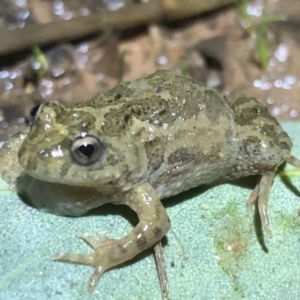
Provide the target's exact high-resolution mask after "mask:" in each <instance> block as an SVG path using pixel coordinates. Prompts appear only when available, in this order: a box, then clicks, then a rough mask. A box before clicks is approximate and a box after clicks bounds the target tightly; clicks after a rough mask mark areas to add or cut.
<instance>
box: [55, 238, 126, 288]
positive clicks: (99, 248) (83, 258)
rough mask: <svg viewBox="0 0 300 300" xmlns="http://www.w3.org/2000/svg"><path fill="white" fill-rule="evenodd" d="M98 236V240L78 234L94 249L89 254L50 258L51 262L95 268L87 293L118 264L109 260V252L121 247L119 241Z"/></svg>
mask: <svg viewBox="0 0 300 300" xmlns="http://www.w3.org/2000/svg"><path fill="white" fill-rule="evenodd" d="M98 235H99V238H100V239H99V240H98V239H95V238H94V237H92V236H90V235H88V234H87V233H84V234H78V237H79V238H81V239H83V240H84V241H85V242H86V243H87V244H88V245H89V246H91V247H92V248H93V249H94V252H93V253H91V254H79V253H65V252H61V253H58V254H56V255H54V256H52V257H51V259H52V260H56V261H63V262H71V263H76V264H83V265H90V266H92V267H94V268H95V270H94V273H93V274H92V275H91V277H90V279H89V284H88V291H89V292H93V291H94V289H95V287H96V285H97V283H98V281H99V279H100V277H101V276H102V274H103V273H104V272H105V271H106V270H108V269H109V268H111V267H113V266H114V265H116V264H118V262H117V261H115V260H111V259H110V257H111V255H110V254H111V251H112V250H113V249H116V248H117V249H118V248H120V247H121V244H120V242H119V240H116V239H110V238H108V237H106V236H104V235H102V234H98Z"/></svg>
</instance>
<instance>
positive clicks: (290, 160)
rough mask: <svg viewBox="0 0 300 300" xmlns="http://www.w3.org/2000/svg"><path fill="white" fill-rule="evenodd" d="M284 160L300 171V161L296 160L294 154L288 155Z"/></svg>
mask: <svg viewBox="0 0 300 300" xmlns="http://www.w3.org/2000/svg"><path fill="white" fill-rule="evenodd" d="M284 160H285V161H286V162H287V163H288V164H290V165H292V166H293V167H295V168H297V169H300V160H299V159H298V158H296V157H295V156H293V155H292V154H288V155H286V156H285V157H284Z"/></svg>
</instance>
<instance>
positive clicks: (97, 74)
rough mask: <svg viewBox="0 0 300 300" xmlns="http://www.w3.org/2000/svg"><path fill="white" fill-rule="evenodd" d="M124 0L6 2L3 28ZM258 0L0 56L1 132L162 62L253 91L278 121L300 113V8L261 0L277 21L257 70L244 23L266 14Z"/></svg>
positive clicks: (227, 87)
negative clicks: (36, 111)
mask: <svg viewBox="0 0 300 300" xmlns="http://www.w3.org/2000/svg"><path fill="white" fill-rule="evenodd" d="M125 2H126V1H121V0H114V1H112V0H110V1H109V0H103V1H95V0H89V1H80V0H77V1H66V0H65V1H62V0H55V1H40V0H27V1H26V0H18V1H9V0H4V1H1V12H0V26H2V27H7V28H10V29H14V28H22V27H24V26H26V25H28V24H42V23H47V22H53V21H56V20H61V19H63V20H68V19H70V18H74V17H77V16H84V15H87V14H89V13H91V12H95V11H103V10H105V9H110V10H116V9H119V8H120V7H122V6H124V5H125ZM130 2H131V1H127V2H126V3H127V4H128V3H129V4H130ZM136 2H137V1H134V3H133V4H135V3H136ZM262 3H263V1H254V2H251V4H248V5H247V6H245V10H246V11H247V12H248V14H247V19H245V16H244V15H243V14H242V13H241V12H240V11H241V10H239V9H237V8H236V7H227V8H226V9H219V10H218V11H214V12H210V13H206V14H203V15H199V16H196V17H192V18H191V19H187V20H185V21H178V22H171V23H161V24H149V26H144V27H141V26H138V27H133V28H131V29H129V30H113V29H111V30H109V31H107V32H102V33H99V34H97V35H93V36H89V37H87V38H83V39H80V40H75V41H63V42H62V43H60V44H55V45H49V46H47V47H42V48H40V49H39V48H37V50H36V48H35V49H28V50H26V51H23V52H20V53H11V54H9V55H5V56H1V57H0V140H4V139H6V138H8V137H9V136H11V135H12V134H13V133H14V132H16V131H18V130H20V129H22V128H24V127H25V126H26V119H27V115H28V113H29V111H30V109H31V108H32V106H34V105H36V104H39V103H43V102H45V101H49V100H52V99H57V100H59V101H62V102H64V103H71V102H74V101H84V100H86V99H88V98H90V97H92V96H93V95H95V94H97V93H100V92H103V91H106V90H108V89H110V88H112V87H113V86H114V85H116V84H117V82H118V81H119V80H120V79H122V80H133V79H136V78H138V77H141V76H145V75H147V74H150V73H152V72H154V71H155V70H156V69H159V68H161V69H172V70H174V71H177V72H182V73H187V74H190V75H192V76H193V77H194V78H196V79H197V80H199V81H204V82H206V83H207V84H209V85H210V86H214V87H217V88H221V89H222V90H223V91H224V92H226V93H228V94H229V95H230V97H232V98H233V99H234V97H236V96H237V95H239V94H244V93H245V94H248V95H253V96H255V97H257V98H258V99H259V100H260V101H262V102H264V103H265V104H266V105H267V106H268V108H269V110H270V112H271V113H272V114H273V115H275V116H276V117H277V118H278V119H279V120H299V119H300V101H299V94H300V93H299V92H300V47H299V44H300V36H299V27H300V18H299V15H300V6H299V5H295V1H293V0H288V1H285V0H277V1H274V0H272V1H271V0H270V1H268V8H267V16H273V15H275V14H278V13H280V15H281V16H282V19H284V21H281V22H276V23H272V24H270V26H269V27H268V38H269V49H268V53H269V60H268V63H267V68H266V70H262V69H261V68H260V67H259V65H258V63H257V52H256V51H255V43H256V40H257V35H256V34H255V32H254V33H253V32H252V33H251V34H250V35H249V34H248V35H247V34H246V31H247V28H250V27H251V26H252V27H253V26H254V27H255V26H257V24H260V22H261V20H262V19H263V17H265V16H263V15H264V14H266V12H265V11H264V10H263V5H262ZM249 26H250V27H249ZM0 34H1V33H0Z"/></svg>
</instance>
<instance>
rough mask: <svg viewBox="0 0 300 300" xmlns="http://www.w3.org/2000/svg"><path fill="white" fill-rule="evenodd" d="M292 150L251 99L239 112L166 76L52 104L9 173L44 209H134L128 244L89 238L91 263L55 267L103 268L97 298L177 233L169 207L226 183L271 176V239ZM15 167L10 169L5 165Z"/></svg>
mask: <svg viewBox="0 0 300 300" xmlns="http://www.w3.org/2000/svg"><path fill="white" fill-rule="evenodd" d="M291 148H292V142H291V140H290V138H289V137H288V135H287V134H286V133H285V132H284V131H283V129H282V128H281V126H280V125H279V124H278V122H277V121H276V119H275V118H273V117H272V116H271V115H270V114H269V113H268V111H267V108H266V107H265V106H264V105H262V104H261V103H259V102H258V101H257V100H255V99H254V98H251V97H246V96H241V97H239V98H238V99H236V100H235V101H234V102H233V103H232V104H231V103H229V102H228V101H227V99H226V97H225V96H223V95H221V94H220V93H219V92H217V91H216V90H214V89H211V88H208V87H206V86H204V85H202V84H199V83H198V82H196V81H194V80H192V79H191V78H189V77H185V76H182V75H178V74H175V73H173V72H170V71H157V72H155V73H154V74H152V75H149V76H148V77H146V78H141V79H138V80H135V81H133V82H123V83H121V84H119V85H118V86H116V87H115V88H114V89H112V90H110V91H108V92H106V93H103V94H100V95H98V96H96V97H94V98H92V99H90V100H88V101H86V102H81V103H76V104H72V105H70V106H64V105H62V104H60V103H59V102H57V101H50V102H47V103H45V104H43V105H40V106H39V107H37V108H35V109H33V110H32V112H31V120H30V128H29V129H27V130H26V131H25V132H22V133H19V134H17V135H15V136H14V137H12V138H11V139H10V140H8V141H6V142H5V144H4V146H3V147H2V149H1V152H0V157H1V167H0V173H1V175H2V177H3V178H4V180H6V181H7V182H9V183H10V184H11V185H16V188H17V190H18V191H19V192H21V193H23V194H25V195H26V196H27V198H28V199H30V201H31V202H32V204H33V205H34V206H36V207H37V208H40V209H43V210H46V211H49V212H52V213H56V214H61V215H70V216H78V215H81V214H84V213H86V212H88V211H89V210H91V209H93V208H96V207H99V206H101V205H103V204H105V203H108V202H111V203H114V204H125V205H128V206H129V207H130V208H131V209H133V210H134V211H135V212H136V213H137V215H138V218H139V223H138V224H137V225H136V227H135V228H134V229H133V230H132V231H131V232H130V233H129V234H128V235H126V236H125V237H123V238H121V239H119V240H116V239H110V238H104V240H102V241H99V240H97V239H95V238H93V237H91V236H89V235H88V234H84V235H82V236H81V238H83V239H84V240H85V241H87V242H88V243H89V244H90V245H91V246H92V248H93V249H94V251H93V252H92V253H91V254H73V253H60V254H57V255H55V256H54V258H53V259H54V260H59V261H68V262H73V263H80V264H87V265H91V266H93V267H94V269H95V270H94V273H93V275H92V276H91V278H90V281H89V291H92V290H93V289H94V288H95V286H96V284H97V282H98V280H99V278H100V277H101V275H102V274H103V272H105V271H106V270H108V269H109V268H111V267H113V266H116V265H119V264H121V263H123V262H125V261H127V260H130V259H132V258H133V257H135V256H136V255H137V254H139V253H140V252H141V251H143V250H145V249H147V248H149V247H151V246H153V245H154V244H156V243H157V242H158V241H160V240H161V238H162V237H163V236H164V235H165V234H166V233H167V231H168V230H169V229H170V220H169V218H168V215H167V213H166V211H165V209H164V207H163V205H162V204H161V201H160V199H162V198H166V197H170V196H172V195H176V194H179V193H181V192H183V191H186V190H188V189H191V188H193V187H196V186H198V185H202V184H209V183H212V182H214V181H216V180H231V179H237V178H240V177H244V176H248V175H261V179H260V181H259V183H258V184H257V186H256V187H255V189H254V190H253V192H252V194H251V196H250V198H249V200H248V205H249V206H250V207H251V205H252V204H253V202H254V201H255V200H256V199H257V198H258V208H259V214H260V217H261V221H262V226H263V228H264V230H265V231H266V233H267V234H268V235H269V236H270V235H271V231H270V229H269V225H268V224H269V222H268V212H267V205H268V195H269V191H270V187H271V184H272V180H273V177H274V175H275V172H276V170H277V168H278V166H280V165H281V164H282V163H283V162H285V161H286V162H287V163H289V164H291V165H293V166H295V167H297V168H300V161H299V160H298V159H296V158H295V157H293V156H292V155H291V154H290V152H291ZM3 162H5V163H3Z"/></svg>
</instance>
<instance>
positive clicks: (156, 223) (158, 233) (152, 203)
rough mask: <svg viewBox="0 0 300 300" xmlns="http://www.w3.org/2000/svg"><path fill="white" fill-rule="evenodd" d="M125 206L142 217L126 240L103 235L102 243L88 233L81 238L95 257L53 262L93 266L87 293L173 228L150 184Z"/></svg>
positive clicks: (68, 256)
mask: <svg viewBox="0 0 300 300" xmlns="http://www.w3.org/2000/svg"><path fill="white" fill-rule="evenodd" d="M128 198H129V199H128V200H127V202H126V204H127V205H128V206H129V207H131V208H132V209H133V210H134V211H135V212H136V213H137V215H138V217H139V223H138V224H137V225H136V226H135V227H134V228H133V230H132V231H131V232H130V233H129V234H127V235H126V236H124V237H123V238H121V239H119V240H116V239H110V238H108V237H106V236H104V238H103V237H102V236H100V240H97V239H95V238H93V237H92V236H90V235H88V234H81V235H79V237H80V238H81V239H83V240H84V241H85V242H86V243H88V244H89V245H90V246H91V247H92V248H93V249H94V253H92V254H75V253H60V254H57V255H55V256H54V257H52V259H53V260H58V261H66V262H72V263H77V264H84V265H90V266H93V267H94V268H95V271H94V273H93V274H92V276H91V277H90V280H89V285H88V290H89V292H92V291H93V290H94V289H95V286H96V284H97V282H98V281H99V279H100V277H101V275H102V274H103V273H104V272H105V271H106V270H108V269H110V268H112V267H114V266H117V265H119V264H121V263H123V262H125V261H128V260H130V259H132V258H133V257H135V256H136V255H138V254H139V253H140V252H142V251H144V250H145V249H148V248H150V247H151V246H153V245H155V244H156V243H158V242H159V241H160V240H161V239H162V237H163V236H164V235H165V234H166V232H167V231H168V230H169V228H170V220H169V217H168V215H167V213H166V211H165V209H164V207H163V206H162V204H161V202H160V200H159V198H158V196H157V194H156V192H155V190H154V189H153V188H152V186H151V185H150V184H148V183H143V184H141V185H139V186H138V187H137V188H135V189H134V190H133V191H132V192H131V195H129V197H128Z"/></svg>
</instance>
